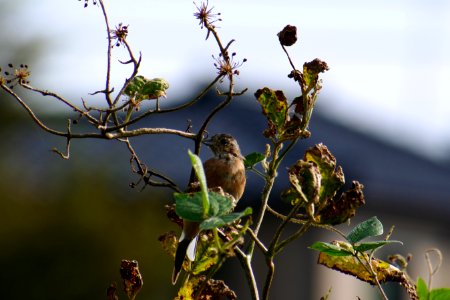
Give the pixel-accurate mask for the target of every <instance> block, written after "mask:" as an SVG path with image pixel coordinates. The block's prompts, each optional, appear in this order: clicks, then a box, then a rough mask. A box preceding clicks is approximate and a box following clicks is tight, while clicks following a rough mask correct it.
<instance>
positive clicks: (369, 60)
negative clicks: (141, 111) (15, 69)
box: [0, 0, 450, 299]
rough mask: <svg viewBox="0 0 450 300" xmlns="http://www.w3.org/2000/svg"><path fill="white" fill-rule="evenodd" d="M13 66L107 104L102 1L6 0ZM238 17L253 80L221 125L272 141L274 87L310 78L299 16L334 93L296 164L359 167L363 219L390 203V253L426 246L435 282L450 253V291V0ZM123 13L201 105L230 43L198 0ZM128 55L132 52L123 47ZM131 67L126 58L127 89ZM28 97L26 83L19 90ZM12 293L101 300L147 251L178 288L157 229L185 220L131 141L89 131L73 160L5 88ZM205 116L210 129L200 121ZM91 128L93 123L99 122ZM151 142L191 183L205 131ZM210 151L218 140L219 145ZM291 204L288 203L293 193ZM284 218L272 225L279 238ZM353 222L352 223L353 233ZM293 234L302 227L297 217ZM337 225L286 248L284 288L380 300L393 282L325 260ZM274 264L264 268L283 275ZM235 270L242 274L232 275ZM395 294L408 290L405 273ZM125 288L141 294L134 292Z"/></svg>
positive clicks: (39, 107) (151, 67)
mask: <svg viewBox="0 0 450 300" xmlns="http://www.w3.org/2000/svg"><path fill="white" fill-rule="evenodd" d="M0 3H1V7H2V9H1V10H0V25H1V26H0V28H1V29H0V40H1V41H2V42H1V47H0V65H1V66H2V68H3V69H5V67H7V64H8V63H13V64H14V65H16V66H17V65H20V64H22V63H23V64H27V65H29V67H30V70H31V73H32V76H31V78H30V80H31V83H32V84H33V85H34V86H36V87H39V88H43V89H49V90H52V91H55V92H58V93H60V94H61V95H63V96H65V97H67V98H69V99H71V100H73V102H75V103H81V100H80V99H81V98H83V99H85V100H86V101H88V103H89V104H92V105H103V102H101V101H102V99H101V97H98V96H90V95H89V93H92V92H94V91H97V90H100V89H103V86H104V79H105V69H106V57H105V53H106V49H107V44H106V35H105V28H104V24H103V23H102V22H103V19H102V15H101V11H100V9H99V7H98V6H94V5H93V4H92V2H89V6H88V7H87V8H83V4H84V1H76V0H72V1H64V2H61V1H56V0H43V1H39V3H38V4H37V3H36V2H35V1H31V0H17V1H4V0H0ZM210 5H211V6H214V7H215V11H216V12H220V13H221V16H220V17H221V18H223V22H219V23H217V26H218V27H219V33H220V34H221V36H222V38H223V41H224V42H226V41H228V40H230V39H235V40H236V42H235V43H234V45H233V47H232V49H233V50H232V51H236V52H237V55H236V58H237V59H240V60H242V59H243V58H246V59H247V60H248V61H247V62H246V63H245V64H244V65H243V66H242V68H241V69H240V71H241V75H240V76H239V78H238V83H237V89H238V90H239V89H243V88H246V87H248V88H249V91H248V92H247V93H246V94H245V95H244V96H242V97H239V98H237V99H236V101H235V102H234V103H233V104H232V105H231V106H230V107H228V108H227V109H226V110H224V111H223V112H221V113H220V114H219V115H218V117H217V118H216V119H215V120H214V122H213V123H212V124H211V127H210V128H209V130H210V132H222V131H225V132H228V133H230V134H233V135H235V136H236V137H237V138H238V140H239V143H240V145H241V149H242V152H243V153H244V154H247V153H250V152H254V151H261V152H262V151H263V149H264V145H265V142H266V141H265V140H264V138H263V136H262V135H261V132H262V131H263V130H264V128H265V125H266V124H265V120H264V118H263V116H262V115H261V114H260V110H259V107H258V105H257V104H256V101H255V99H254V97H253V93H254V92H255V91H256V90H257V89H258V88H261V87H264V86H269V87H271V88H274V89H282V90H284V91H285V93H286V95H287V96H288V98H289V99H292V98H294V97H295V96H296V95H297V94H298V90H297V88H298V86H297V85H296V84H295V83H294V82H293V81H291V80H289V79H288V78H287V74H288V73H289V72H290V67H289V64H288V61H287V59H286V57H285V55H284V53H283V51H282V49H281V48H280V46H279V43H278V39H277V37H276V34H277V33H278V32H279V31H280V30H281V29H282V28H283V27H284V26H285V25H287V24H291V25H296V26H297V28H298V30H299V41H298V42H297V44H296V45H294V46H292V47H290V48H289V51H290V54H291V57H292V58H293V60H294V62H295V64H296V66H297V68H300V67H301V66H302V64H303V62H305V61H311V60H312V59H314V58H316V57H318V58H320V59H322V60H324V61H326V62H327V63H328V65H329V66H330V71H328V72H327V73H325V74H323V76H322V78H323V86H324V87H323V90H322V93H321V94H320V96H319V100H318V104H317V107H316V109H315V111H314V115H313V118H312V121H311V126H310V130H311V132H312V138H311V139H309V140H307V141H302V142H301V143H300V144H299V145H298V146H297V147H296V149H294V151H293V152H292V154H291V156H290V157H289V158H288V159H287V160H286V162H285V166H283V168H284V167H287V166H289V165H290V164H291V163H293V162H294V161H295V160H297V159H298V158H300V157H301V156H302V155H303V151H304V150H305V149H306V148H308V147H310V146H311V145H313V144H315V143H319V142H323V143H324V144H325V145H327V146H328V148H329V149H330V151H331V152H332V153H333V154H334V155H335V156H336V158H337V160H338V164H340V165H342V167H343V169H344V173H345V175H346V182H347V183H348V184H349V183H351V181H352V180H358V181H360V182H361V183H363V184H364V185H365V187H366V189H365V194H366V202H367V204H366V206H365V207H363V208H361V209H360V211H359V213H358V215H357V216H356V217H355V218H354V220H353V221H352V224H353V225H354V224H356V223H357V222H359V221H362V220H364V219H366V218H368V217H371V216H373V215H377V216H378V218H379V219H380V220H381V221H382V222H383V224H384V225H385V229H386V230H387V229H388V228H390V226H391V225H394V224H395V226H396V229H395V231H394V235H393V237H392V238H393V239H398V240H402V241H404V245H403V246H395V247H393V246H392V247H389V248H387V249H385V250H383V251H382V252H380V253H379V255H380V257H381V258H385V257H386V256H387V255H388V254H392V253H401V254H403V255H407V254H408V253H411V254H412V255H413V261H412V262H411V264H410V269H409V271H410V275H411V277H412V278H413V279H416V278H417V277H418V276H421V277H423V278H425V279H427V276H428V275H427V274H428V273H427V269H426V264H425V259H424V253H425V251H426V250H427V249H430V248H434V247H436V248H439V249H440V250H441V251H442V252H443V254H444V264H443V267H442V268H441V269H440V271H439V273H438V274H437V275H436V276H435V277H434V280H433V286H434V287H443V286H446V287H450V271H449V270H450V259H449V257H450V242H449V240H448V236H449V234H450V229H449V228H450V218H449V217H450V184H449V183H450V151H449V149H450V134H449V133H450V122H449V118H448V116H449V115H450V102H449V101H448V100H449V99H448V98H449V90H450V85H449V84H448V82H449V79H450V56H449V55H448V53H450V51H449V50H450V49H449V47H450V35H449V33H450V32H449V31H450V21H449V20H450V18H449V14H450V9H449V8H450V7H449V5H450V4H448V3H447V2H446V1H433V3H432V4H430V3H427V2H425V1H395V2H392V1H377V2H376V3H361V2H359V1H339V2H335V1H314V2H311V1H308V2H307V1H287V0H286V1H277V2H275V1H245V2H244V3H242V1H230V0H228V1H223V0H222V1H221V0H216V1H210ZM107 9H108V12H109V19H110V23H111V25H112V26H115V25H117V24H119V23H123V24H124V25H129V32H130V33H129V37H128V41H129V43H130V45H131V46H132V48H133V49H134V52H135V54H136V55H138V53H139V52H141V53H142V55H143V62H142V66H141V69H140V73H141V74H143V75H144V76H146V77H149V78H152V77H163V78H165V79H166V80H167V81H169V83H170V85H171V86H170V89H169V91H168V99H167V100H164V102H163V104H162V105H165V106H170V105H173V104H175V103H177V102H180V101H186V100H188V99H190V97H192V95H195V93H196V92H197V91H198V90H200V89H201V88H202V86H204V85H205V83H206V82H207V81H208V80H210V79H212V78H213V76H215V72H216V70H215V68H214V67H213V63H214V60H213V58H212V57H211V55H214V56H216V57H217V55H218V51H217V48H216V46H215V44H214V42H213V40H212V39H209V40H207V41H205V37H206V32H205V31H204V30H201V29H200V28H199V26H197V23H198V22H197V20H196V19H195V18H194V17H193V13H194V12H195V5H194V4H193V3H192V2H191V1H161V0H155V1H142V0H135V1H132V2H126V1H120V2H117V1H116V2H114V3H107ZM113 55H114V60H115V61H116V60H117V59H121V60H126V58H127V57H126V52H125V50H124V49H123V48H122V47H118V48H117V47H115V48H114V49H113ZM129 72H130V70H129V69H128V68H127V67H126V66H122V65H121V64H119V63H116V64H114V65H113V76H112V80H113V84H114V85H116V86H119V85H120V84H121V83H122V82H123V80H124V79H125V78H126V77H127V76H129V74H130V73H129ZM17 91H18V92H19V89H17ZM20 94H21V95H22V96H23V97H24V98H25V99H26V100H27V103H29V104H30V106H32V107H33V109H34V110H35V111H36V112H37V114H38V115H39V116H40V117H41V118H42V119H43V120H45V121H46V122H48V123H49V124H51V126H53V127H54V128H57V129H60V130H64V128H65V125H66V120H67V118H68V117H73V115H72V114H71V112H70V111H69V110H67V109H65V107H64V106H62V105H61V104H60V103H56V102H55V101H53V100H51V99H48V98H45V97H36V95H31V94H29V93H25V92H20ZM218 101H220V99H219V98H217V97H216V96H215V95H214V94H211V95H209V96H208V97H207V98H206V99H205V100H204V101H201V102H199V103H198V104H197V105H196V106H194V107H193V108H191V109H189V110H188V111H184V112H177V113H175V114H174V115H172V116H164V117H159V116H158V117H152V118H150V119H148V120H145V122H144V123H145V124H142V125H143V126H158V127H162V126H168V127H171V128H177V129H185V128H186V126H187V124H188V121H187V120H188V119H190V120H191V121H192V124H193V126H194V129H195V128H198V125H199V124H201V122H202V120H203V119H204V117H205V116H206V114H207V112H208V110H210V109H211V108H212V107H214V106H215V105H216V104H217V103H218ZM0 104H1V109H0V132H1V134H2V137H3V138H2V142H1V143H2V144H1V147H0V178H1V179H2V180H1V181H0V205H1V209H0V212H1V214H2V216H1V218H0V267H1V270H2V271H0V294H1V295H2V296H1V298H5V299H24V298H25V299H27V298H28V299H61V298H64V299H92V298H97V299H98V298H102V297H105V295H106V293H105V291H106V288H107V287H108V286H109V284H110V283H111V282H114V281H115V282H117V283H118V285H119V286H120V285H121V282H120V276H119V272H118V270H119V266H120V260H121V259H123V258H126V259H137V260H138V261H139V264H140V268H141V271H142V274H143V277H144V288H143V290H142V293H141V295H140V297H139V298H140V299H171V298H172V297H173V296H174V295H175V293H176V287H172V285H171V283H170V275H171V271H172V261H171V259H170V258H169V256H168V255H166V254H165V253H164V251H163V250H162V248H161V246H160V244H159V242H158V241H157V238H158V236H159V235H160V234H162V233H164V232H166V231H169V230H174V231H177V232H178V228H176V227H175V226H174V225H173V224H170V222H169V221H167V220H166V218H165V213H164V204H166V203H170V202H171V201H172V200H171V193H170V191H167V190H161V189H154V188H145V189H144V190H142V191H140V190H139V189H131V188H130V187H129V183H131V182H132V181H134V180H135V179H136V178H135V177H133V175H132V173H131V170H130V166H129V154H128V152H127V149H126V148H125V147H124V145H121V144H120V143H117V142H111V141H109V142H108V141H97V140H82V141H74V142H73V145H72V150H71V158H70V160H68V161H65V160H62V159H60V158H59V157H58V156H57V155H55V154H54V153H52V152H51V151H49V150H50V149H51V148H53V147H58V148H59V149H61V150H63V149H64V147H65V140H62V139H59V138H56V137H53V136H50V135H48V134H47V133H45V132H43V131H42V130H40V129H39V128H38V127H37V126H36V125H35V124H33V123H32V121H31V120H30V119H29V118H28V116H27V115H26V113H25V112H24V111H23V110H21V108H20V107H19V105H18V104H17V103H15V102H14V100H13V99H12V98H11V97H8V96H7V95H5V93H3V92H1V93H0ZM196 126H197V127H196ZM76 129H77V130H80V131H81V130H88V128H84V127H83V125H82V124H80V125H78V128H76ZM134 142H135V143H136V149H137V151H138V154H139V155H140V156H141V157H142V158H143V160H144V161H145V162H146V163H147V164H148V165H149V166H150V167H152V168H155V169H157V170H161V171H164V172H165V173H166V174H168V175H169V176H171V177H172V178H173V179H174V180H175V181H176V182H177V183H178V184H179V186H184V185H185V184H186V183H187V179H188V174H189V163H188V160H187V157H186V152H187V149H188V148H192V144H190V143H188V142H187V141H185V140H180V139H178V138H175V137H170V136H154V137H152V136H150V137H142V138H138V139H136V140H135V141H134ZM209 155H210V154H209V153H208V152H206V151H205V152H204V153H202V156H203V157H204V158H207V157H208V156H209ZM282 170H283V169H281V171H280V179H279V182H278V184H277V186H276V188H275V190H274V198H273V201H274V204H275V205H276V204H277V203H278V202H277V200H278V195H279V192H280V191H281V190H282V189H284V188H285V187H286V186H287V183H286V181H285V180H284V179H285V177H286V176H285V174H282ZM248 180H249V184H248V188H247V190H246V193H245V195H244V198H243V200H242V201H241V203H240V206H241V207H245V206H249V205H251V206H254V207H257V205H258V200H259V198H258V196H259V195H260V191H261V187H262V185H263V183H262V181H261V180H260V179H259V178H257V177H256V176H254V175H253V174H248ZM280 209H283V207H282V206H281V205H280ZM275 222H276V220H270V219H269V220H268V221H267V222H266V223H265V227H264V228H263V234H264V235H265V236H266V237H267V238H268V237H269V236H270V233H271V232H272V231H273V230H274V227H275V224H276V223H275ZM349 228H350V227H349V226H347V225H342V226H341V229H342V230H343V231H346V230H349ZM292 230H293V228H292ZM336 238H337V237H336V236H334V235H330V234H328V233H324V232H321V231H311V232H309V233H308V234H307V235H306V236H305V237H304V238H303V239H301V240H299V241H297V242H295V243H293V244H292V245H291V246H290V247H288V249H287V250H286V252H285V253H284V254H283V255H282V256H281V257H280V258H279V260H278V261H277V264H278V266H277V271H276V272H277V273H276V275H275V281H274V286H273V292H272V296H273V298H274V299H278V298H283V299H289V298H296V299H319V298H320V297H321V296H322V295H324V294H326V293H327V291H328V290H329V288H330V287H331V288H332V293H331V296H330V299H356V296H360V297H361V298H362V299H378V298H379V296H378V294H377V291H376V290H375V289H374V288H372V287H369V286H367V285H366V284H363V283H359V282H357V281H356V280H355V279H353V278H351V277H349V276H347V275H343V274H339V273H337V272H334V271H331V270H327V269H325V268H324V267H321V266H318V265H316V263H315V261H316V255H317V253H313V252H312V251H311V250H308V249H307V248H306V247H307V246H308V245H310V244H311V243H312V242H314V241H316V240H324V241H331V240H333V239H336ZM260 262H262V260H261V258H260V257H259V258H258V257H257V259H256V270H257V271H258V273H257V274H258V275H257V276H258V279H259V280H262V279H263V278H264V276H265V271H266V269H265V267H264V264H263V263H261V264H259V263H260ZM238 268H239V266H238V264H237V263H236V262H235V261H230V262H229V263H228V264H227V265H225V267H224V270H223V271H222V273H221V274H219V276H220V277H226V278H227V281H228V282H229V283H230V286H231V288H233V289H235V290H236V291H237V292H238V296H239V299H249V295H248V293H247V291H246V285H245V283H244V280H243V277H242V274H240V273H239V271H237V270H238ZM230 274H231V275H232V276H230ZM388 293H389V296H390V299H406V298H405V297H406V295H405V293H404V292H403V291H402V290H401V289H399V288H398V287H396V286H394V285H393V286H391V285H389V286H388ZM121 296H122V298H124V296H123V295H121Z"/></svg>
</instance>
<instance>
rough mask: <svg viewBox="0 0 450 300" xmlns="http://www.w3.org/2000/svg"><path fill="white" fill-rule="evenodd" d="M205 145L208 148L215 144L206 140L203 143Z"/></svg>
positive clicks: (210, 140)
mask: <svg viewBox="0 0 450 300" xmlns="http://www.w3.org/2000/svg"><path fill="white" fill-rule="evenodd" d="M202 143H203V144H205V145H206V146H208V147H210V146H212V144H213V141H212V139H205V140H203V141H202Z"/></svg>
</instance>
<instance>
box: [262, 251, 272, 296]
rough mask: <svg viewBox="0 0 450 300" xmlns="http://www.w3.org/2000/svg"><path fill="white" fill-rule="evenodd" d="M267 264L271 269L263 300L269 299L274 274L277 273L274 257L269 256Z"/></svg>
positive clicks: (267, 277) (268, 273)
mask: <svg viewBox="0 0 450 300" xmlns="http://www.w3.org/2000/svg"><path fill="white" fill-rule="evenodd" d="M266 264H267V268H268V269H269V270H268V271H267V275H266V282H265V284H264V288H263V297H262V299H263V300H268V299H269V290H270V287H271V285H272V281H273V275H274V274H275V264H274V263H273V257H267V258H266Z"/></svg>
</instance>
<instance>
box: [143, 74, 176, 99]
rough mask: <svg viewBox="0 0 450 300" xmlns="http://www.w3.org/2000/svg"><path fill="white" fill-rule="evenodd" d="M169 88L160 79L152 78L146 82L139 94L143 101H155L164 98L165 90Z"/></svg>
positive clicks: (165, 82) (166, 83)
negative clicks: (143, 97)
mask: <svg viewBox="0 0 450 300" xmlns="http://www.w3.org/2000/svg"><path fill="white" fill-rule="evenodd" d="M168 88H169V83H168V82H167V81H166V80H164V79H162V78H153V79H151V80H148V81H147V82H146V83H145V84H144V86H143V87H142V90H141V94H142V95H143V96H145V99H157V98H159V97H165V96H166V90H167V89H168Z"/></svg>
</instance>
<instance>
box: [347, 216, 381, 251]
mask: <svg viewBox="0 0 450 300" xmlns="http://www.w3.org/2000/svg"><path fill="white" fill-rule="evenodd" d="M382 234H383V224H381V222H380V221H379V220H378V219H377V217H372V218H370V219H368V220H366V221H364V222H361V223H359V224H358V225H356V226H355V228H353V230H352V231H351V232H350V233H349V234H348V235H347V240H348V241H349V242H350V243H351V244H354V243H357V242H359V241H361V240H362V239H365V238H367V237H371V236H379V235H382Z"/></svg>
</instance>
